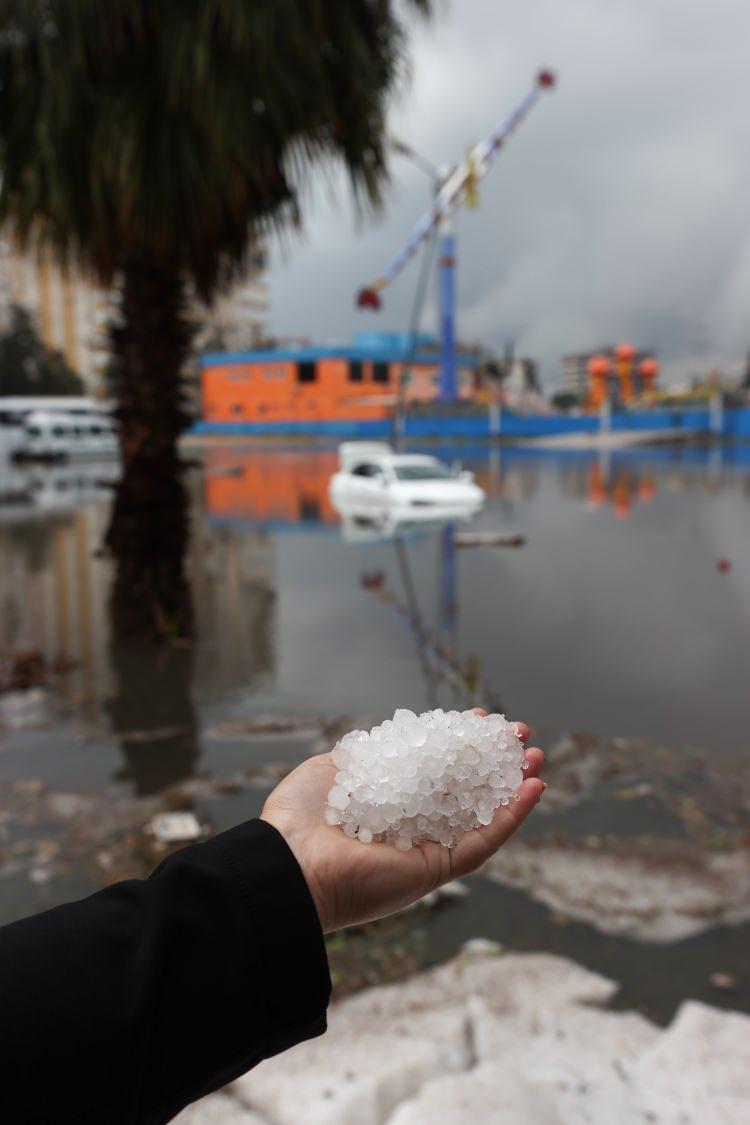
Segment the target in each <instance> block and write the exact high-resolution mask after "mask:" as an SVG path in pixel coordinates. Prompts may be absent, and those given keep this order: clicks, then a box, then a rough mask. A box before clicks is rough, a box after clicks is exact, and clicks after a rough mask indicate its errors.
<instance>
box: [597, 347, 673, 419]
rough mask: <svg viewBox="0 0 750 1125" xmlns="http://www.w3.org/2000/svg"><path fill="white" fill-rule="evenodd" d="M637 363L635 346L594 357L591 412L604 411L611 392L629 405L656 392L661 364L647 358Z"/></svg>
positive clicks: (651, 357) (617, 348)
mask: <svg viewBox="0 0 750 1125" xmlns="http://www.w3.org/2000/svg"><path fill="white" fill-rule="evenodd" d="M642 354H643V353H641V355H642ZM636 361H638V352H637V351H636V349H635V348H634V346H633V345H632V344H618V346H617V347H616V348H614V350H613V351H608V352H598V353H597V354H596V355H593V356H592V357H591V359H590V360H589V361H588V364H587V369H588V374H589V394H588V400H587V406H588V407H589V409H590V410H598V409H600V407H601V405H602V403H603V402H604V401H605V399H606V398H609V397H610V393H611V390H613V392H614V393H613V397H614V396H615V395H616V397H617V399H618V401H619V402H621V403H623V404H625V405H627V404H628V403H631V402H634V401H635V399H636V397H637V396H638V395H639V394H651V393H652V392H653V390H654V384H655V383H656V379H657V377H658V375H659V364H658V362H657V360H655V359H654V357H653V356H650V355H647V356H643V358H641V359H640V361H639V362H636ZM613 376H614V380H613V378H612V377H613ZM613 382H614V388H612V383H613Z"/></svg>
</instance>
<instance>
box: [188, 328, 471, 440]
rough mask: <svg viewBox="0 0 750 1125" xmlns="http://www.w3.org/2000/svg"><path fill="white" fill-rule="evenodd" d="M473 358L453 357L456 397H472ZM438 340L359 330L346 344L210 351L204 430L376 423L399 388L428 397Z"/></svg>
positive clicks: (408, 398) (205, 360)
mask: <svg viewBox="0 0 750 1125" xmlns="http://www.w3.org/2000/svg"><path fill="white" fill-rule="evenodd" d="M476 367H477V360H476V359H475V358H474V357H473V356H459V357H458V369H459V396H460V398H462V399H469V398H471V397H472V396H473V393H474V385H475V370H476ZM438 378H439V373H438V354H437V344H436V343H435V341H433V340H432V339H431V338H430V337H426V336H419V337H417V340H416V348H415V347H414V341H413V340H412V339H411V337H410V336H409V335H408V334H406V333H404V334H389V333H363V334H360V335H359V336H357V337H356V338H355V340H354V342H353V343H352V344H351V345H349V346H346V347H295V348H285V349H275V350H268V351H249V352H217V353H213V354H209V355H205V356H203V357H202V360H201V392H202V421H203V423H204V428H212V427H213V426H216V427H217V428H219V429H220V428H221V427H222V426H224V425H227V424H229V425H232V426H233V428H234V427H235V426H236V427H238V428H242V427H243V425H244V426H248V427H252V428H255V427H256V426H257V427H258V428H262V429H272V428H274V427H273V424H274V423H277V424H278V423H281V424H288V423H328V422H331V423H337V422H349V421H355V422H360V421H365V422H366V421H373V422H377V421H382V420H384V419H386V418H388V417H390V415H391V414H392V412H393V409H394V407H395V405H396V403H397V401H398V397H399V393H401V394H402V396H403V400H404V402H405V403H412V402H430V401H431V400H432V399H434V398H436V396H437V391H438Z"/></svg>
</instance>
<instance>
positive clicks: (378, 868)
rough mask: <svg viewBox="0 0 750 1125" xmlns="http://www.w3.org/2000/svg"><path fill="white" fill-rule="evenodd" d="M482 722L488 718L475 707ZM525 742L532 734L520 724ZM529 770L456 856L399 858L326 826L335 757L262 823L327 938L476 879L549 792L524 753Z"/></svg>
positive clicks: (425, 848) (441, 851) (280, 788)
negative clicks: (281, 843) (296, 869)
mask: <svg viewBox="0 0 750 1125" xmlns="http://www.w3.org/2000/svg"><path fill="white" fill-rule="evenodd" d="M475 711H476V712H477V714H478V715H486V714H487V712H486V711H483V710H482V709H481V708H479V707H476V708H475ZM517 729H518V734H519V737H520V738H521V740H522V741H523V742H526V741H527V740H528V738H529V735H530V731H529V728H528V727H527V726H526V725H525V724H524V723H518V724H517ZM525 758H526V760H527V761H528V763H529V765H528V769H526V770H525V771H524V773H525V778H524V781H523V782H522V783H521V786H520V789H519V790H518V794H519V798H520V799H519V800H518V801H511V803H510V804H509V805H506V806H502V805H501V806H500V807H499V808H498V809H497V810H496V812H495V815H494V817H493V819H492V821H491V822H490V823H489V824H488V825H486V826H483V827H479V828H474V829H472V830H471V831H470V832H466V833H465V834H464V835H463V836H462V837H461V838H460V839H459V841H458V842H457V844H456V845H455V846H454V847H452V848H445V847H443V846H442V844H436V843H433V842H432V841H428V842H427V843H424V844H418V845H415V846H414V847H412V848H411V849H410V850H409V851H406V852H402V851H399V850H398V849H397V848H395V847H392V846H391V845H390V844H379V843H372V844H361V843H360V842H359V841H358V840H356V839H352V838H350V837H349V836H346V835H344V833H343V832H342V831H341V829H340V828H333V827H331V826H330V825H328V824H326V823H325V821H324V820H323V809H324V807H325V801H326V797H327V796H328V791H329V790H330V788H331V786H332V785H333V784H334V779H335V776H336V772H337V769H336V766H335V765H334V764H333V762H332V761H331V755H330V754H318V755H317V756H316V757H314V758H308V760H307V761H306V762H303V763H302V765H300V766H298V767H297V769H295V770H293V771H292V772H291V773H290V774H289V775H288V776H287V777H285V778H284V780H283V781H282V782H280V784H279V785H277V786H276V788H275V789H274V791H273V792H272V793H271V794H270V796H269V797H268V800H267V801H266V803H265V805H264V806H263V812H262V813H261V818H262V819H263V820H265V821H267V822H268V823H269V824H272V825H273V827H274V828H276V829H277V830H278V831H279V832H280V833H281V835H282V836H283V837H284V839H285V840H286V842H287V844H288V845H289V847H290V848H291V850H292V852H293V853H294V856H295V858H296V860H297V862H298V863H299V865H300V867H301V868H302V872H303V874H304V876H305V879H306V880H307V885H308V887H309V888H310V893H311V894H312V897H313V899H314V901H315V906H316V908H317V911H318V917H319V918H320V924H321V926H322V927H323V930H324V932H325V933H329V932H331V931H332V930H338V929H340V928H341V927H343V926H351V925H355V924H357V923H361V922H369V921H371V920H372V919H374V918H382V917H383V916H384V915H386V914H392V913H393V911H394V910H399V909H400V908H401V907H403V906H408V904H409V903H411V902H414V901H416V899H418V898H421V897H422V896H423V895H426V894H427V893H428V892H429V891H434V890H435V888H436V887H439V886H441V885H442V884H443V883H449V882H450V881H451V879H456V878H458V877H459V876H462V875H469V874H470V873H471V872H472V871H475V870H476V869H477V868H478V867H480V866H481V864H483V863H484V861H485V860H486V859H489V857H490V856H491V855H492V854H493V853H494V852H496V851H497V849H498V848H499V847H500V846H501V845H502V844H504V843H505V841H506V840H507V839H508V837H509V836H512V835H513V833H514V832H515V830H516V829H517V828H519V827H520V826H521V824H523V822H524V820H525V819H526V817H527V816H528V815H529V813H530V812H531V810H532V809H533V808H534V806H535V805H536V804H537V803H538V801H539V799H540V797H541V795H542V793H543V792H544V789H545V788H546V786H545V784H544V782H542V781H540V780H539V777H538V776H537V775H538V773H539V771H540V769H541V767H542V763H543V762H544V754H543V752H542V751H541V750H540V749H538V747H533V748H531V749H529V750H527V751H526V754H525Z"/></svg>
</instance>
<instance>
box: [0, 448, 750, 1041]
mask: <svg viewBox="0 0 750 1125" xmlns="http://www.w3.org/2000/svg"><path fill="white" fill-rule="evenodd" d="M440 452H441V454H442V455H444V456H446V457H447V458H448V459H452V458H454V457H460V458H461V459H462V460H463V462H464V464H465V466H466V467H468V468H471V469H472V470H473V471H474V472H475V473H476V474H477V478H478V480H479V482H480V483H481V484H482V485H483V487H484V488H485V489H486V490H487V491H488V494H489V498H488V503H487V505H486V507H485V509H484V511H483V512H482V513H481V515H480V516H479V517H477V518H476V519H475V520H474V521H472V523H471V524H470V525H469V527H470V529H471V530H475V529H478V530H497V531H502V532H512V533H519V534H521V535H522V536H524V537H525V544H524V545H523V546H522V547H518V548H493V547H476V548H471V547H463V548H457V547H456V546H455V544H454V541H453V532H452V530H451V529H450V528H445V527H443V528H440V527H432V526H430V525H426V526H423V527H421V528H419V527H413V526H411V527H408V526H407V527H404V526H403V525H401V526H399V525H396V526H394V525H393V522H392V521H389V520H388V519H385V518H383V517H382V516H381V515H378V514H377V513H375V514H373V513H369V514H367V513H364V514H363V513H362V512H358V513H357V512H355V513H348V514H347V516H346V518H345V519H344V520H343V522H342V521H341V520H340V518H339V515H338V513H336V512H335V511H334V509H333V508H332V506H331V504H330V502H329V500H328V496H327V482H328V478H329V476H330V474H331V472H332V471H333V469H334V467H335V453H334V452H333V451H332V450H327V449H315V450H302V449H295V448H273V449H270V448H257V447H256V448H252V447H247V446H246V447H235V448H230V447H228V446H216V447H213V448H209V449H207V450H205V451H203V452H202V453H201V462H202V463H201V465H200V466H198V467H196V468H195V469H194V470H192V471H191V475H190V479H191V487H192V491H193V496H194V512H195V515H194V532H195V534H194V540H193V547H192V552H191V559H190V571H191V576H192V583H193V590H194V596H195V604H196V611H197V618H198V638H197V641H196V644H195V645H194V646H193V647H192V648H189V649H186V648H177V649H173V650H171V651H168V652H166V653H165V652H161V653H157V654H155V655H154V656H153V657H152V658H151V659H149V660H146V659H144V658H143V656H142V655H141V654H139V655H137V657H135V658H133V659H130V658H129V654H127V653H122V652H114V653H113V652H112V651H111V649H110V645H109V638H108V629H107V607H106V597H107V584H108V578H109V574H108V564H107V562H106V560H103V559H101V558H100V557H98V555H97V549H98V546H99V543H100V540H101V534H102V531H103V528H104V526H105V525H106V518H107V503H108V500H107V497H108V493H107V489H106V483H105V482H101V486H100V487H97V482H96V481H93V482H92V480H91V479H90V474H89V476H87V478H86V480H85V482H84V483H85V488H84V486H83V484H82V483H81V482H80V481H79V482H78V483H76V481H75V480H74V479H71V480H69V481H68V482H67V483H66V484H65V482H64V477H63V476H61V471H60V470H56V474H57V475H56V479H55V482H54V489H52V488H49V487H40V486H39V484H38V482H37V483H36V486H35V487H34V483H35V482H34V481H31V487H30V488H29V489H28V491H27V495H26V498H24V497H23V496H21V497H20V498H19V496H18V495H16V496H15V497H14V500H13V503H12V504H11V503H8V504H4V505H0V654H2V656H3V661H4V662H3V663H2V665H0V681H1V682H2V686H3V687H4V689H5V690H4V691H2V692H0V920H2V921H8V920H11V919H12V918H15V917H20V916H22V915H24V914H27V913H30V912H33V911H35V910H38V909H42V908H44V907H45V906H47V905H52V904H54V903H57V902H61V901H65V900H66V899H68V898H70V897H73V896H75V895H79V894H83V893H86V892H87V891H88V890H90V889H92V888H93V887H96V886H99V885H102V883H104V882H108V881H111V880H112V879H114V878H118V877H123V876H128V875H139V874H143V873H145V872H146V871H148V870H149V869H150V867H151V866H153V864H154V863H155V862H156V861H157V860H158V859H159V858H160V856H161V854H163V851H164V845H161V844H159V843H158V841H156V840H155V839H154V838H153V836H152V835H151V834H150V833H149V831H148V825H149V822H150V820H151V817H152V816H153V815H155V813H157V812H159V811H160V810H162V809H164V808H168V809H172V810H180V809H187V810H192V811H193V812H195V814H196V816H197V818H198V821H199V823H200V824H201V825H202V829H203V830H204V831H206V832H208V831H219V830H221V829H222V828H224V827H228V826H230V825H231V824H233V823H236V822H237V821H238V820H240V819H242V818H244V817H247V816H252V815H254V814H256V813H257V812H258V811H259V809H260V807H261V805H262V802H263V799H264V796H265V794H266V793H267V792H268V790H269V789H270V788H271V787H272V785H273V783H274V780H275V779H276V778H278V777H279V776H280V775H281V774H282V773H283V771H284V770H285V769H286V768H288V766H289V765H291V764H293V763H294V762H296V761H298V760H300V759H301V758H302V757H304V756H305V755H307V754H309V753H310V752H312V751H313V750H316V749H319V748H321V747H323V746H328V745H330V743H331V740H332V739H334V738H335V737H336V733H337V731H339V730H341V729H346V728H347V727H348V726H349V725H361V724H362V723H363V722H366V721H367V720H372V721H376V720H379V719H380V718H382V717H383V716H384V715H385V714H386V713H387V712H389V711H392V710H393V709H394V708H395V707H397V706H408V707H411V708H414V709H422V708H423V707H427V706H436V705H440V706H444V707H446V706H452V705H457V706H462V707H463V706H467V705H469V704H474V703H478V704H484V705H485V706H489V707H493V708H499V709H502V710H504V711H506V712H507V713H508V714H509V715H512V716H513V717H515V718H523V719H524V720H526V721H527V722H529V723H530V724H531V725H532V726H533V727H534V728H535V732H536V735H537V737H538V740H539V741H540V742H541V743H542V745H545V746H551V747H553V748H555V752H554V753H553V765H552V767H551V769H550V782H551V788H550V790H549V792H548V794H547V795H546V797H545V801H546V800H547V797H549V798H550V800H549V802H548V808H547V809H546V811H545V814H544V815H543V816H542V815H541V814H540V815H539V816H538V817H537V818H536V820H535V823H534V824H533V826H530V827H529V831H528V832H527V833H525V835H524V839H523V847H524V848H525V849H526V851H521V850H520V849H519V851H518V855H517V858H518V869H515V868H514V869H513V870H510V869H503V870H500V871H493V872H492V873H489V872H488V873H487V874H486V875H484V876H481V877H476V878H474V879H472V880H470V881H469V883H468V884H467V886H468V889H469V894H468V895H467V896H466V897H464V898H462V899H461V900H456V901H449V902H445V903H443V904H440V905H438V906H437V907H435V908H434V909H426V908H424V909H418V910H416V911H414V912H412V913H410V914H408V915H404V916H402V917H401V918H399V919H396V920H393V921H391V922H388V923H385V924H382V925H381V926H379V927H368V928H367V929H366V930H365V931H362V932H356V933H352V934H347V935H345V936H343V937H340V938H338V939H335V940H334V943H333V946H332V951H331V953H332V964H333V968H334V974H335V975H336V977H337V982H338V987H339V989H340V990H341V991H346V990H348V989H351V988H353V987H357V986H359V985H361V984H363V983H370V982H371V981H373V980H379V979H393V978H395V977H398V976H401V975H404V974H406V973H408V972H410V971H412V970H413V968H414V967H415V965H417V964H422V963H432V962H434V961H437V960H440V959H443V958H444V957H445V956H447V955H448V954H450V953H452V952H453V951H454V950H455V949H456V948H457V947H458V945H460V944H461V942H462V941H464V940H465V939H467V938H469V937H476V936H483V937H488V938H492V939H495V940H498V941H500V942H502V943H503V944H504V945H505V946H507V947H509V948H515V949H548V950H551V951H556V952H560V953H563V954H566V955H567V956H570V957H573V958H574V959H577V960H579V961H581V962H583V963H585V964H587V965H589V966H590V967H592V968H594V969H596V970H598V971H601V972H603V973H605V974H606V975H608V976H611V977H613V978H615V979H617V980H619V981H620V982H621V984H622V992H621V995H620V1000H621V1002H622V1004H623V1005H624V1006H628V1007H633V1006H634V1007H638V1008H640V1009H641V1010H643V1011H644V1012H647V1013H648V1014H649V1015H651V1016H652V1017H653V1018H656V1019H659V1020H666V1019H668V1018H669V1017H670V1015H671V1014H672V1011H673V1010H674V1007H675V1005H676V1004H677V1003H678V1002H679V1000H680V999H681V998H683V997H684V996H694V997H698V998H702V999H706V1000H709V1001H710V1002H711V1003H714V1004H724V1005H727V1006H730V1007H736V1008H741V1009H744V1010H750V968H749V967H748V957H747V954H746V950H747V949H748V948H750V925H748V921H747V918H748V917H750V891H748V887H747V884H746V882H745V881H744V873H745V870H746V866H747V867H748V868H750V860H748V859H747V857H748V849H749V847H750V827H749V824H750V789H749V785H750V780H749V778H748V762H749V761H750V754H749V753H748V750H749V745H748V735H747V731H748V728H749V726H750V693H749V692H748V689H747V677H746V673H745V666H746V662H747V655H748V650H749V647H750V521H749V520H748V515H749V514H750V447H736V448H713V449H695V448H686V449H681V450H680V449H667V448H661V449H654V450H644V451H639V452H630V453H622V454H615V455H610V456H608V457H602V456H597V455H596V454H585V455H578V454H574V453H565V454H560V453H551V452H547V453H531V452H528V451H524V450H512V449H491V450H488V449H487V448H479V449H474V448H467V447H456V448H455V449H452V450H441V451H440ZM61 480H63V483H64V484H65V486H64V487H59V485H60V481H61ZM462 530H467V528H463V529H462ZM571 732H578V734H577V736H576V737H575V738H573V739H571V737H570V735H571ZM547 847H554V848H556V849H557V852H556V853H555V854H556V855H557V854H558V853H559V855H560V856H565V857H566V859H565V866H561V868H560V872H559V876H558V874H557V869H556V875H555V879H556V880H557V884H559V886H558V885H557V884H556V887H555V888H553V890H554V891H555V893H550V894H547V897H546V898H545V897H544V895H542V893H541V892H539V893H538V894H537V895H536V896H535V893H534V892H535V881H534V879H533V878H531V880H529V876H528V871H529V870H532V871H533V859H534V854H538V855H543V854H550V853H545V852H543V851H538V852H537V853H534V854H532V853H533V849H535V848H536V849H544V848H547ZM509 855H511V853H510V852H509ZM592 855H593V856H594V857H600V858H596V859H595V863H594V865H593V875H592V874H591V870H592V865H591V857H592ZM680 855H682V857H683V861H686V862H689V864H691V865H692V867H691V870H694V871H695V872H696V876H695V878H696V882H699V881H700V880H703V884H705V886H703V884H702V886H703V891H705V893H703V891H702V894H703V897H702V898H700V901H698V900H697V899H696V900H695V901H694V900H692V899H691V898H690V895H689V894H688V893H687V891H686V887H685V882H686V880H685V872H684V862H683V867H682V868H681V867H680V861H679V857H680ZM717 857H718V860H717ZM522 860H523V862H522ZM631 861H633V862H631ZM717 862H718V863H719V866H718V867H717V866H716V863H717ZM524 864H525V866H524ZM529 864H531V867H529ZM597 864H599V866H600V868H601V870H602V871H603V872H607V871H609V870H610V868H609V867H607V866H606V865H607V864H610V865H613V866H612V867H611V870H613V871H615V870H617V871H627V872H630V874H629V875H628V878H629V879H630V884H627V885H626V883H627V880H626V881H625V882H624V883H623V887H624V889H623V890H622V895H623V896H624V897H625V899H626V900H627V901H626V902H625V903H624V905H623V903H620V904H619V906H618V904H612V903H611V902H610V903H608V904H604V903H603V901H602V904H601V909H600V910H599V913H598V914H597V903H598V902H599V900H598V899H597V898H596V895H595V900H594V902H593V904H592V903H591V902H587V901H585V896H583V895H582V894H581V882H582V879H583V874H582V873H583V871H584V867H585V869H586V871H587V872H588V874H587V876H586V877H587V878H594V880H595V878H596V870H597V866H596V865H597ZM721 864H724V866H725V868H726V871H727V872H728V874H727V875H726V876H725V879H724V882H722V880H721V879H720V878H718V877H716V876H715V872H716V871H723V870H724V868H722V867H721ZM618 865H619V866H618ZM638 865H640V866H638ZM712 865H713V866H712ZM490 874H491V875H492V878H490ZM650 880H651V881H653V880H658V883H657V884H656V891H652V892H651V898H649V899H648V901H647V902H645V903H644V902H642V901H641V900H640V899H639V893H638V892H639V886H640V884H641V883H643V884H644V885H645V884H648V883H649V881H650ZM709 885H710V886H711V887H713V888H714V890H713V891H711V892H710V893H709V890H706V888H709ZM688 890H689V888H688ZM657 892H658V893H657ZM540 896H541V897H540ZM706 896H708V897H706ZM647 897H648V896H647ZM670 898H673V902H671V901H670ZM631 899H632V901H631ZM655 900H658V906H655V905H654V901H655ZM686 919H687V921H686ZM670 927H671V929H670ZM681 927H682V928H681ZM683 931H684V932H683ZM688 931H689V933H688ZM654 933H657V934H659V935H661V936H658V937H654V936H653V935H654ZM670 934H672V936H669V935H670ZM675 934H682V936H674V935H675ZM644 935H647V936H644ZM665 935H666V936H665Z"/></svg>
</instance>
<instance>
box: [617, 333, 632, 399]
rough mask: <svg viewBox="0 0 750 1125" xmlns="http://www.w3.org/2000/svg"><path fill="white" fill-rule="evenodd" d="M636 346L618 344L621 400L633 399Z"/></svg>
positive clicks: (618, 375) (618, 373)
mask: <svg viewBox="0 0 750 1125" xmlns="http://www.w3.org/2000/svg"><path fill="white" fill-rule="evenodd" d="M634 359H635V348H634V347H633V345H632V344H618V346H617V347H616V348H615V362H616V370H617V378H618V379H619V381H620V401H621V402H632V401H633V361H634Z"/></svg>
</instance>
